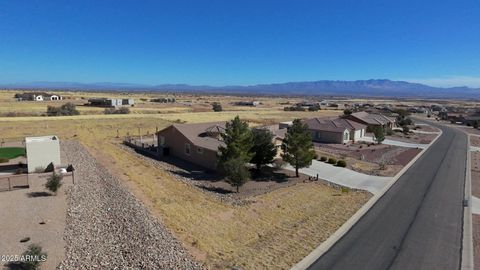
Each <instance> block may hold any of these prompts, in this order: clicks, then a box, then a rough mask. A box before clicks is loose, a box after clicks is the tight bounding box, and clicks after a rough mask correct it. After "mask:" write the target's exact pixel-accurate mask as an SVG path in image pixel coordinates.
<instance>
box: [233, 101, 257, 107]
mask: <svg viewBox="0 0 480 270" xmlns="http://www.w3.org/2000/svg"><path fill="white" fill-rule="evenodd" d="M233 105H236V106H252V107H256V106H258V105H260V102H259V101H237V102H234V103H233Z"/></svg>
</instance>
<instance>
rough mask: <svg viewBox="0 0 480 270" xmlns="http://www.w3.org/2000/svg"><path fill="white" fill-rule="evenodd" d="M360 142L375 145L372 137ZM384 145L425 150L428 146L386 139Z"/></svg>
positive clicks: (364, 138)
mask: <svg viewBox="0 0 480 270" xmlns="http://www.w3.org/2000/svg"><path fill="white" fill-rule="evenodd" d="M358 140H359V141H364V142H372V143H375V141H374V140H373V138H372V137H369V136H365V137H363V138H361V139H358ZM382 144H387V145H395V146H401V147H408V148H420V149H424V148H426V147H427V146H428V144H422V143H407V142H401V141H394V140H389V139H385V140H384V141H383V142H382Z"/></svg>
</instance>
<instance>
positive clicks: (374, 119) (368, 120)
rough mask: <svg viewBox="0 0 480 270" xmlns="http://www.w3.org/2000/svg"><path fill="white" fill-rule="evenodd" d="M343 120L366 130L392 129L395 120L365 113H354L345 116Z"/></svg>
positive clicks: (381, 115)
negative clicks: (357, 124)
mask: <svg viewBox="0 0 480 270" xmlns="http://www.w3.org/2000/svg"><path fill="white" fill-rule="evenodd" d="M345 119H348V120H351V121H354V122H357V123H360V124H363V125H366V126H367V129H372V128H375V127H383V128H393V127H395V122H396V119H395V118H393V117H388V116H385V115H383V114H375V113H367V112H354V113H352V114H350V115H347V116H345Z"/></svg>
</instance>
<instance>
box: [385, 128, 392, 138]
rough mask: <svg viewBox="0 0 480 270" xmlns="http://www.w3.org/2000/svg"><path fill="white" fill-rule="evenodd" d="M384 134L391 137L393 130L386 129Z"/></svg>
mask: <svg viewBox="0 0 480 270" xmlns="http://www.w3.org/2000/svg"><path fill="white" fill-rule="evenodd" d="M386 133H387V135H389V136H391V135H393V130H392V129H391V128H387V131H386Z"/></svg>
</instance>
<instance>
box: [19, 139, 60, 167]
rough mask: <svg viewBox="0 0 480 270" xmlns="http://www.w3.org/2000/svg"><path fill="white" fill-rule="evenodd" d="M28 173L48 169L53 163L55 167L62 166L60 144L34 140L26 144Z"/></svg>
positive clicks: (57, 141) (56, 141)
mask: <svg viewBox="0 0 480 270" xmlns="http://www.w3.org/2000/svg"><path fill="white" fill-rule="evenodd" d="M26 146H27V147H26V148H27V164H28V172H34V171H35V168H37V167H43V168H46V167H47V166H48V164H50V163H51V162H53V164H54V165H55V166H58V165H61V160H60V142H59V140H58V138H57V139H56V140H32V141H28V140H27V142H26Z"/></svg>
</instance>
